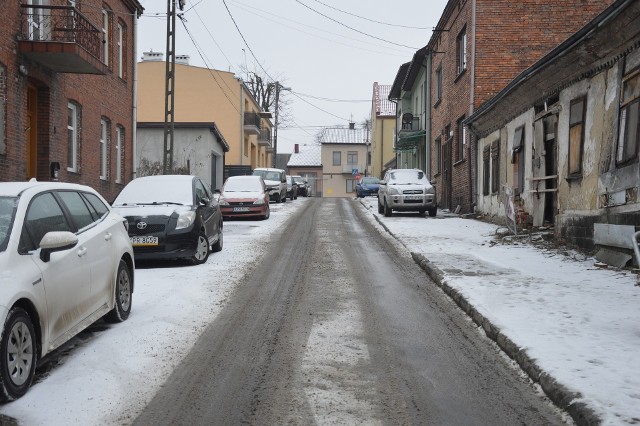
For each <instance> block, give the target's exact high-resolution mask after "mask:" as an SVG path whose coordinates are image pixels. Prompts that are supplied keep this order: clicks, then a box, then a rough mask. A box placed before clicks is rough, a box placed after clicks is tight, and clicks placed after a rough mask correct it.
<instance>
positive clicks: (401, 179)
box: [378, 169, 438, 216]
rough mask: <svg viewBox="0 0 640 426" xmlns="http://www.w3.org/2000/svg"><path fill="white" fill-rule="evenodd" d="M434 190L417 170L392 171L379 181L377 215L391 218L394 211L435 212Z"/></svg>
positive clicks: (420, 171) (422, 173) (430, 214)
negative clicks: (382, 214)
mask: <svg viewBox="0 0 640 426" xmlns="http://www.w3.org/2000/svg"><path fill="white" fill-rule="evenodd" d="M437 209H438V208H437V205H436V189H435V188H434V187H433V185H431V182H429V179H427V177H426V176H425V174H424V172H423V171H422V170H419V169H392V170H389V171H387V173H386V174H385V175H384V179H383V180H382V181H380V188H379V189H378V213H384V215H385V216H391V212H392V211H393V210H396V211H417V212H420V214H424V213H425V212H427V211H428V212H429V216H435V215H436V212H437Z"/></svg>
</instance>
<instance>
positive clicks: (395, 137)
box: [389, 99, 398, 169]
mask: <svg viewBox="0 0 640 426" xmlns="http://www.w3.org/2000/svg"><path fill="white" fill-rule="evenodd" d="M389 100H390V101H391V102H393V103H394V104H396V112H395V116H396V124H395V128H394V132H393V150H394V152H395V156H396V169H397V168H398V151H397V150H396V149H395V148H396V142H397V138H398V136H397V134H398V99H389Z"/></svg>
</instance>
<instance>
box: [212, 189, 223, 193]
mask: <svg viewBox="0 0 640 426" xmlns="http://www.w3.org/2000/svg"><path fill="white" fill-rule="evenodd" d="M213 193H214V194H222V191H221V190H220V188H216V189H214V190H213Z"/></svg>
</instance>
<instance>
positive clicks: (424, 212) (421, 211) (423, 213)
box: [418, 210, 427, 216]
mask: <svg viewBox="0 0 640 426" xmlns="http://www.w3.org/2000/svg"><path fill="white" fill-rule="evenodd" d="M426 213H427V211H426V210H420V211H419V212H418V214H419V215H420V216H424V215H425V214H426Z"/></svg>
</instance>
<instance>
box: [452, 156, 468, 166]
mask: <svg viewBox="0 0 640 426" xmlns="http://www.w3.org/2000/svg"><path fill="white" fill-rule="evenodd" d="M463 163H466V158H463V159H462V160H458V161H456V162H455V163H453V167H456V166H459V165H460V164H463Z"/></svg>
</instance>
